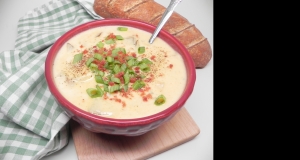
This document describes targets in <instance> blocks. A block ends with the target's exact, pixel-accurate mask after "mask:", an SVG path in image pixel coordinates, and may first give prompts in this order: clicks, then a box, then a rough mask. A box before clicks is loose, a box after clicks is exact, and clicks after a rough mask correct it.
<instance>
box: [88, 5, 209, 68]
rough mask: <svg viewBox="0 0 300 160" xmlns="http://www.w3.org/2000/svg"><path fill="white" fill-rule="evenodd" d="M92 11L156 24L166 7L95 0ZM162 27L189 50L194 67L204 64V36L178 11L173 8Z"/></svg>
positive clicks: (206, 54)
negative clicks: (173, 10)
mask: <svg viewBox="0 0 300 160" xmlns="http://www.w3.org/2000/svg"><path fill="white" fill-rule="evenodd" d="M93 7H94V11H95V12H96V13H97V14H98V15H100V16H101V17H103V18H126V19H133V20H139V21H143V22H146V23H150V24H153V25H157V24H158V23H159V22H160V20H161V18H162V15H163V13H164V12H165V10H166V8H165V7H164V6H162V5H161V4H159V3H157V2H155V1H154V0H95V1H94V6H93ZM162 29H163V30H165V31H167V32H169V33H170V34H172V35H174V36H175V37H176V38H177V39H178V40H179V41H180V42H181V43H182V44H183V45H184V46H185V47H186V48H187V50H188V51H189V53H190V54H191V57H192V58H193V60H194V62H195V67H196V68H204V67H205V66H206V65H207V64H208V62H209V61H210V59H211V57H212V50H211V46H210V44H209V42H208V41H207V38H205V37H204V36H203V35H202V33H201V32H200V31H199V30H198V29H197V28H196V26H195V25H194V24H192V23H190V22H189V21H188V20H187V19H186V18H184V17H183V16H181V15H180V14H178V13H176V12H173V14H172V15H171V17H170V18H169V20H168V21H167V22H166V24H165V25H164V27H163V28H162Z"/></svg>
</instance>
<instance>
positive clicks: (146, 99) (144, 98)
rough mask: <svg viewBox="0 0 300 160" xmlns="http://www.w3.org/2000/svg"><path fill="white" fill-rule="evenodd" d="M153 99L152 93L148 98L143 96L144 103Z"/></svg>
mask: <svg viewBox="0 0 300 160" xmlns="http://www.w3.org/2000/svg"><path fill="white" fill-rule="evenodd" d="M151 98H152V95H151V94H150V93H148V94H147V95H146V96H143V101H144V102H147V101H148V99H151Z"/></svg>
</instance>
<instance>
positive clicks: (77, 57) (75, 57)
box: [73, 53, 82, 64]
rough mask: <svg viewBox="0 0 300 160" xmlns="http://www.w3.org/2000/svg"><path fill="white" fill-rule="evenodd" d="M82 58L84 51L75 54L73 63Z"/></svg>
mask: <svg viewBox="0 0 300 160" xmlns="http://www.w3.org/2000/svg"><path fill="white" fill-rule="evenodd" d="M81 60H82V53H78V54H75V55H74V59H73V64H75V63H77V62H79V61H81Z"/></svg>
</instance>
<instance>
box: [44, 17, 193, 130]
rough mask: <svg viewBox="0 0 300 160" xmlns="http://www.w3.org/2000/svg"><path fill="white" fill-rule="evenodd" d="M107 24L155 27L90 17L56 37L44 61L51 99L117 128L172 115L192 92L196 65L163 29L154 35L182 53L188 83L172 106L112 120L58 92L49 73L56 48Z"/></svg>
mask: <svg viewBox="0 0 300 160" xmlns="http://www.w3.org/2000/svg"><path fill="white" fill-rule="evenodd" d="M109 25H119V26H120V25H122V26H131V27H135V28H139V29H142V30H145V31H147V32H150V33H153V32H154V30H155V28H156V27H155V26H154V25H152V24H148V23H145V22H142V21H139V20H132V19H120V18H106V19H102V20H92V21H89V22H85V23H83V24H80V25H78V26H76V27H73V28H72V29H70V30H69V31H67V32H66V33H64V34H63V35H62V36H61V37H59V38H58V39H57V40H56V41H55V42H54V44H53V45H52V46H51V48H50V50H49V52H48V55H47V57H46V60H45V73H44V74H45V78H46V82H47V84H48V88H49V90H50V92H51V94H52V96H54V99H56V100H57V101H58V103H59V105H61V107H63V108H65V109H67V110H68V111H70V112H72V114H73V115H72V116H76V117H80V118H84V119H87V120H89V121H91V122H93V123H96V124H101V125H113V126H118V127H128V126H136V125H147V124H150V123H153V122H154V121H157V120H160V119H165V118H167V117H169V116H171V115H172V113H173V112H176V111H177V110H179V109H180V108H181V107H183V105H184V104H185V102H186V101H187V99H188V98H189V97H190V95H191V94H192V92H193V89H194V85H195V81H196V71H195V65H194V61H193V59H192V57H191V56H190V53H189V52H188V50H187V49H186V48H185V46H184V45H183V44H182V43H181V42H180V41H179V40H178V39H177V38H175V37H174V36H173V35H171V34H170V33H168V32H167V31H165V30H164V29H162V30H161V31H160V33H159V34H158V35H157V37H160V38H162V39H163V40H164V41H166V42H167V43H170V42H172V43H174V44H173V45H171V46H172V48H173V47H175V48H174V49H175V50H177V52H180V54H181V55H182V58H183V59H184V61H185V62H186V63H185V67H186V68H187V75H188V78H187V82H186V83H187V85H186V88H185V90H184V93H183V94H182V96H181V97H180V99H178V100H177V101H176V102H175V103H174V104H173V105H172V106H170V107H168V108H166V109H165V110H163V111H161V112H158V113H156V114H153V115H149V116H146V117H140V118H134V119H115V118H108V117H101V116H98V115H94V114H92V113H89V112H87V111H84V110H82V109H80V108H79V107H76V106H75V105H73V104H72V103H71V102H69V101H68V100H67V99H66V98H64V97H63V96H62V95H61V94H60V93H59V91H58V89H57V88H56V86H55V83H54V81H53V76H52V65H53V62H54V59H55V56H56V53H57V51H58V50H59V48H60V47H61V46H62V45H63V44H64V43H65V42H66V41H67V40H69V39H70V38H72V37H73V36H74V35H76V34H77V33H79V32H83V31H85V30H88V29H91V28H95V27H100V26H109Z"/></svg>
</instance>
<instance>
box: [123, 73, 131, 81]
mask: <svg viewBox="0 0 300 160" xmlns="http://www.w3.org/2000/svg"><path fill="white" fill-rule="evenodd" d="M123 78H124V83H125V84H128V83H129V80H130V77H129V71H127V72H125V74H124V75H123Z"/></svg>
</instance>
